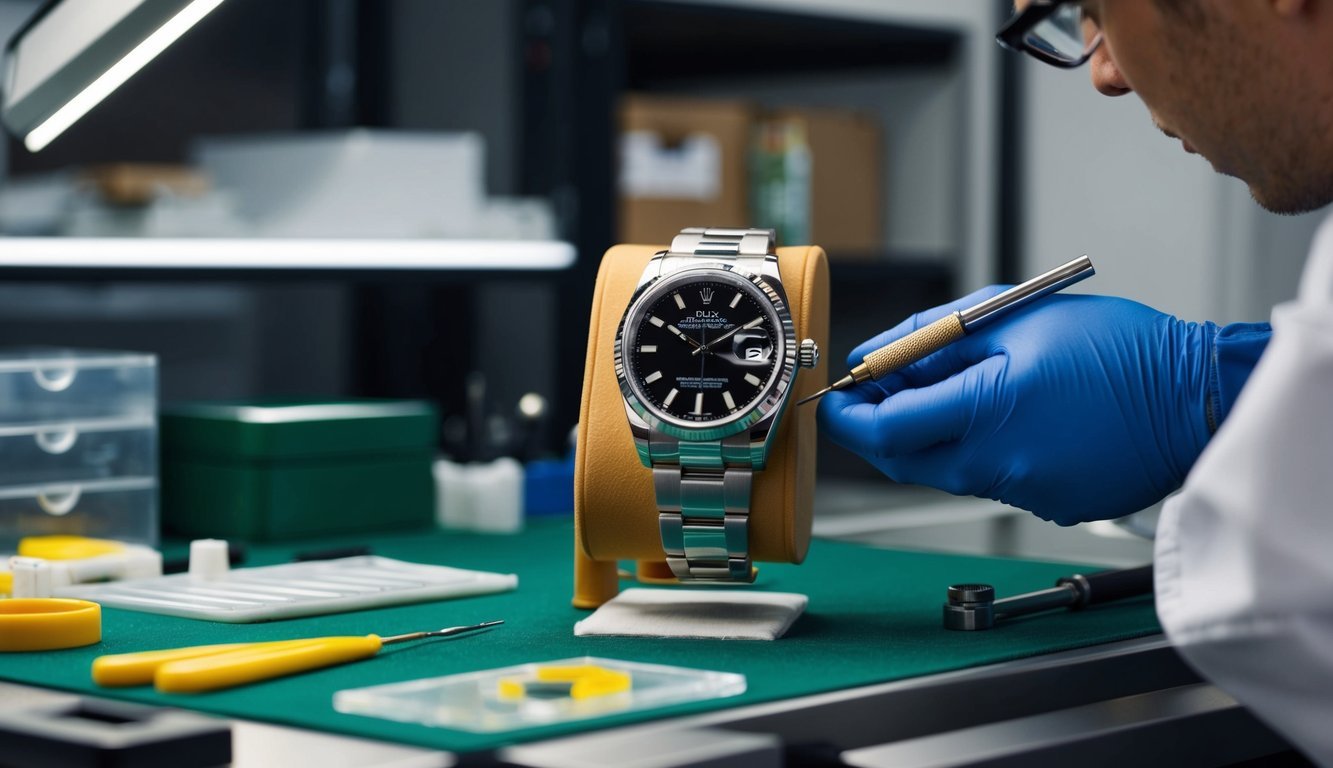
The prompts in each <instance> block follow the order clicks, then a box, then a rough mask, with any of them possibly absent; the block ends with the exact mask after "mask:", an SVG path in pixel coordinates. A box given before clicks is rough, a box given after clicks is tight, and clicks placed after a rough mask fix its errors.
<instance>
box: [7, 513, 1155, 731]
mask: <svg viewBox="0 0 1333 768" xmlns="http://www.w3.org/2000/svg"><path fill="white" fill-rule="evenodd" d="M347 544H368V545H369V546H371V547H372V548H373V550H374V553H375V554H377V555H383V556H386V557H393V558H399V559H402V560H409V561H413V562H422V563H439V564H444V565H451V566H457V567H462V568H476V569H482V570H491V571H503V572H513V573H517V574H518V576H519V586H518V589H517V590H516V591H514V592H509V593H505V594H498V595H486V596H481V597H470V598H463V599H458V600H450V601H444V602H435V603H421V604H416V605H408V606H399V607H395V608H385V609H378V610H370V611H357V612H353V613H342V614H335V615H331V616H322V617H316V618H307V619H290V620H287V621H278V622H272V623H267V624H239V625H238V624H219V623H213V622H206V621H194V620H190V619H178V618H172V617H167V616H157V615H154V614H148V613H138V612H133V611H123V610H113V609H106V610H105V612H104V617H103V640H102V642H101V643H99V644H97V645H94V646H89V647H87V648H77V649H71V650H65V651H48V652H36V653H8V654H5V653H0V679H5V680H10V681H14V682H20V683H31V684H36V685H41V686H47V687H51V688H60V689H67V690H72V691H79V692H83V693H89V694H95V695H98V696H107V697H111V698H119V699H128V700H131V701H138V702H144V703H149V704H162V705H169V706H177V707H185V708H189V709H195V710H199V711H202V712H212V713H217V714H221V715H228V716H233V717H237V718H244V719H249V720H261V721H268V722H273V723H283V724H287V725H292V726H299V727H303V728H313V729H318V730H325V731H336V732H340V733H345V734H351V735H355V736H361V737H366V738H372V739H383V740H388V741H395V742H401V743H404V744H415V745H420V746H424V747H431V748H436V749H445V750H450V751H461V752H466V751H474V750H485V749H492V748H496V747H500V746H503V745H505V744H512V743H517V742H523V741H532V740H535V739H542V738H549V737H553V736H559V735H564V734H569V733H575V732H579V731H586V730H592V729H594V728H602V727H607V726H611V725H622V724H626V723H632V722H637V721H642V720H647V719H653V718H659V717H666V716H675V715H684V714H694V713H699V712H706V711H709V710H716V709H723V708H727V707H737V706H742V705H748V704H758V703H760V702H766V701H774V700H777V699H787V698H792V697H796V696H804V695H809V694H814V693H820V692H824V691H830V690H835V689H840V688H847V687H852V686H860V685H868V684H871V683H881V682H886V681H889V680H898V679H903V678H910V677H918V676H921V675H929V674H933V673H938V672H945V671H949V670H956V669H962V668H964V667H974V666H978V665H981V664H992V663H995V662H1000V661H1007V660H1010V659H1017V658H1021V657H1025V656H1034V655H1038V654H1043V653H1051V652H1054V651H1060V650H1065V649H1069V648H1076V647H1080V646H1087V645H1094V644H1097V643H1105V642H1110V641H1114V640H1123V639H1127V638H1132V637H1138V636H1142V635H1147V634H1151V633H1155V632H1158V631H1160V630H1159V628H1158V625H1157V619H1156V616H1155V614H1154V612H1153V605H1152V602H1151V600H1149V599H1147V598H1144V599H1136V600H1130V601H1125V602H1122V603H1119V604H1110V605H1106V606H1100V607H1096V608H1092V609H1089V610H1085V611H1079V612H1055V613H1049V614H1044V615H1041V616H1034V617H1030V618H1026V619H1022V620H1016V621H1013V622H1011V623H1008V624H1000V625H998V626H997V627H996V628H995V629H992V630H989V631H986V632H950V631H947V630H945V629H943V628H942V627H941V619H940V614H941V609H940V606H941V604H942V603H943V601H944V593H945V588H946V587H947V586H948V585H949V584H954V583H960V582H970V581H980V582H985V583H989V584H993V585H994V586H995V588H996V592H997V594H999V595H1000V596H1005V595H1011V594H1016V593H1019V592H1025V591H1030V590H1034V589H1043V588H1046V587H1049V586H1051V585H1052V584H1053V583H1054V581H1055V579H1056V578H1058V577H1060V576H1064V575H1067V574H1069V573H1070V572H1071V570H1072V569H1071V566H1069V565H1062V564H1056V563H1042V562H1032V561H1023V560H1005V559H997V558H980V557H962V556H957V555H942V554H930V553H920V552H901V551H892V550H882V549H873V548H869V547H862V546H858V545H854V544H844V543H840V542H830V541H816V542H815V543H814V544H813V545H812V546H811V549H810V556H809V558H808V559H807V560H806V562H805V563H804V564H803V565H800V566H792V565H772V564H767V563H765V564H761V565H760V573H759V582H758V586H757V588H759V589H764V590H773V591H782V592H799V593H803V594H806V595H808V596H809V598H810V605H809V608H808V609H807V610H806V613H805V615H804V616H802V617H801V618H800V619H799V620H798V621H797V622H796V624H795V625H794V626H793V627H792V628H791V630H790V631H788V633H787V635H786V636H785V637H783V638H782V639H780V640H778V641H776V642H764V641H746V640H732V641H724V640H679V639H676V640H668V639H663V640H652V639H635V638H609V637H588V638H576V637H575V636H574V623H575V622H576V621H578V620H579V619H581V618H583V617H585V616H587V615H588V614H587V613H586V612H584V611H579V610H576V609H574V608H572V607H570V597H571V595H572V589H573V563H572V557H571V555H572V553H573V550H574V544H573V528H572V525H571V524H570V522H569V521H568V520H561V521H542V522H538V523H534V524H531V525H530V527H529V529H528V530H527V531H526V532H524V533H522V534H518V535H513V536H502V535H496V536H485V535H476V534H464V533H434V532H430V533H420V534H417V535H396V536H392V537H387V536H386V537H373V538H370V539H366V538H361V539H356V540H352V539H327V540H320V541H318V542H301V543H298V544H293V545H290V546H288V547H284V548H276V547H265V548H262V549H261V548H255V549H253V550H252V551H251V552H250V559H249V561H248V562H247V565H265V564H270V563H276V562H282V561H284V560H285V559H286V558H287V557H289V556H290V554H291V552H292V551H299V550H301V549H303V548H309V547H312V546H318V547H334V546H339V545H347ZM492 619H503V620H504V621H505V624H504V626H501V627H497V628H495V629H493V630H489V631H487V632H484V633H481V634H478V635H473V636H461V637H457V638H441V639H434V640H426V641H421V642H415V643H404V644H402V645H395V646H389V647H386V648H385V650H384V651H382V652H381V653H380V654H379V655H378V656H376V657H374V658H372V659H367V660H364V661H359V662H356V663H353V664H347V665H343V666H341V667H335V668H329V669H324V670H319V671H314V672H309V673H305V674H302V675H297V676H293V677H288V678H285V679H280V680H272V681H268V682H263V683H256V684H253V685H249V686H245V687H241V688H235V689H232V690H228V691H220V692H216V693H207V694H193V695H185V694H174V695H163V694H158V693H156V692H154V691H153V690H152V689H151V688H119V689H102V688H98V687H96V686H94V685H93V684H92V682H91V680H90V675H89V667H90V664H91V663H92V660H93V659H94V658H95V657H97V656H100V655H102V654H109V653H126V652H129V651H141V650H149V649H159V648H174V647H179V646H187V645H199V644H207V643H223V642H244V641H252V640H277V639H287V638H298V637H316V636H321V635H357V634H360V635H364V634H370V633H374V634H378V635H394V634H400V633H406V632H412V631H417V630H427V629H438V628H440V627H446V626H453V625H460V624H472V623H476V622H481V621H488V620H492ZM584 655H588V656H600V657H605V658H612V659H621V660H627V661H637V662H647V663H654V664H671V665H678V666H683V667H691V668H697V669H711V670H717V671H723V672H738V673H741V674H743V675H745V677H746V680H747V683H748V687H747V690H746V692H745V693H744V694H742V695H740V696H735V697H731V698H727V699H713V700H709V701H703V702H697V703H694V704H685V705H677V706H672V707H668V708H664V709H658V710H654V711H645V712H637V713H631V714H625V715H612V716H607V717H602V718H597V719H593V720H586V721H579V722H571V723H566V724H561V725H552V726H545V727H540V728H529V729H524V730H521V731H512V732H508V733H498V734H482V733H469V732H465V731H456V730H449V729H444V728H431V727H427V726H422V725H413V724H407V723H398V722H391V721H388V720H380V719H377V718H371V717H363V716H358V715H344V714H340V713H338V712H335V711H334V709H333V694H334V693H335V692H336V691H339V690H342V689H345V688H360V687H363V686H369V685H379V684H383V683H393V682H400V681H405V680H413V679H418V678H428V677H438V676H442V675H449V674H454V673H458V672H470V671H478V670H485V669H493V668H497V667H505V666H511V665H515V664H522V663H527V662H535V661H552V660H557V659H564V658H568V657H573V656H584Z"/></svg>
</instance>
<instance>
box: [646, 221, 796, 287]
mask: <svg viewBox="0 0 1333 768" xmlns="http://www.w3.org/2000/svg"><path fill="white" fill-rule="evenodd" d="M776 241H777V233H776V231H775V230H772V229H725V228H720V227H709V228H705V227H689V228H687V229H682V230H681V231H680V234H678V235H676V236H675V237H674V238H672V240H671V248H670V249H669V250H667V251H664V252H662V253H659V254H657V255H656V256H654V257H653V264H655V265H656V268H657V272H656V274H654V275H653V277H659V276H661V275H668V274H671V273H672V272H675V271H676V270H678V269H683V268H684V267H688V266H697V265H698V264H699V262H700V261H701V260H704V261H716V262H718V263H719V264H730V265H732V266H734V267H735V268H737V269H739V270H740V271H742V272H748V273H750V274H753V275H762V274H776V273H777V263H778V256H777V253H775V252H774V245H775V243H776ZM649 269H652V265H651V264H650V265H649Z"/></svg>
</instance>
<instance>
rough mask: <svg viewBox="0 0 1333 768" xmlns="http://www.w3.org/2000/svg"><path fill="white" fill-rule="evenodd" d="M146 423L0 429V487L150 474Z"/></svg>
mask: <svg viewBox="0 0 1333 768" xmlns="http://www.w3.org/2000/svg"><path fill="white" fill-rule="evenodd" d="M156 442H157V429H156V428H155V425H154V423H153V420H152V419H151V418H148V419H145V418H129V419H103V420H100V421H74V422H66V423H59V424H32V425H19V426H6V425H3V424H0V488H3V487H6V486H16V485H40V484H46V483H70V482H85V481H88V480H105V479H109V478H116V477H147V478H151V477H153V476H154V475H155V474H156V461H157V448H156Z"/></svg>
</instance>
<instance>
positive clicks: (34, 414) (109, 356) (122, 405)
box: [0, 349, 157, 425]
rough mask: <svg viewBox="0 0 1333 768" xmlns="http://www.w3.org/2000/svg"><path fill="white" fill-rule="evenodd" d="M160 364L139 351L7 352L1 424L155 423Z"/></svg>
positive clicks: (1, 369)
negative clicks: (121, 420) (133, 419)
mask: <svg viewBox="0 0 1333 768" xmlns="http://www.w3.org/2000/svg"><path fill="white" fill-rule="evenodd" d="M156 405H157V361H156V358H155V357H154V356H153V355H146V354H142V353H137V352H91V351H75V350H50V349H32V350H5V351H4V352H3V353H0V424H4V425H17V424H29V425H40V424H51V423H59V422H70V421H89V420H98V419H112V418H127V417H142V418H152V417H153V416H154V415H155V409H156Z"/></svg>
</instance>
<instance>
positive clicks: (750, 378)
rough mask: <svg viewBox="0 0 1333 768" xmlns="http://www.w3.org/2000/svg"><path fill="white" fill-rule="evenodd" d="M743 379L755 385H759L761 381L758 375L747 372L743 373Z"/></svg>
mask: <svg viewBox="0 0 1333 768" xmlns="http://www.w3.org/2000/svg"><path fill="white" fill-rule="evenodd" d="M745 380H746V381H748V382H750V383H751V384H753V385H755V386H756V387H757V386H759V385H760V384H761V383H762V382H761V381H760V380H759V377H758V376H755V375H754V374H753V373H747V374H745Z"/></svg>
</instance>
